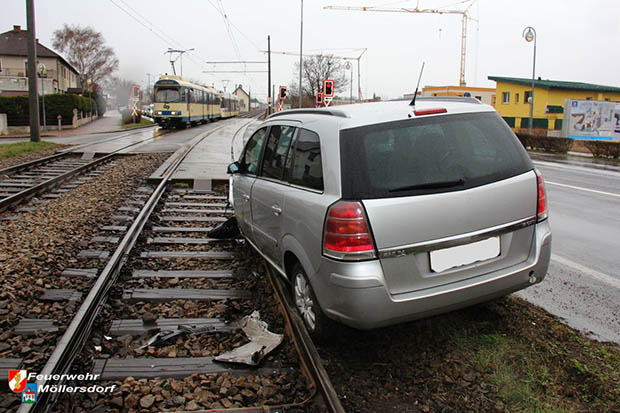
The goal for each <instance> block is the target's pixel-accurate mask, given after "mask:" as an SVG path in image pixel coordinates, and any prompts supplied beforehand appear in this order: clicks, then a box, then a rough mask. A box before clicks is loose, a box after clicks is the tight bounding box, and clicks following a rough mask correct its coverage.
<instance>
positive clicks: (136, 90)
mask: <svg viewBox="0 0 620 413" xmlns="http://www.w3.org/2000/svg"><path fill="white" fill-rule="evenodd" d="M131 97H132V98H134V99H138V100H140V86H138V85H133V86H132V87H131Z"/></svg>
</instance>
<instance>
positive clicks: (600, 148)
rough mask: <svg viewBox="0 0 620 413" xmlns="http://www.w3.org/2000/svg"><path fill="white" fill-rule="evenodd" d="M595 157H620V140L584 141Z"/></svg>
mask: <svg viewBox="0 0 620 413" xmlns="http://www.w3.org/2000/svg"><path fill="white" fill-rule="evenodd" d="M583 145H584V146H585V147H586V148H588V150H589V151H590V152H592V155H593V156H594V157H595V158H612V159H615V158H620V142H606V141H583Z"/></svg>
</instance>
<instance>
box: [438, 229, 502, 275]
mask: <svg viewBox="0 0 620 413" xmlns="http://www.w3.org/2000/svg"><path fill="white" fill-rule="evenodd" d="M499 253H500V242H499V237H493V238H488V239H485V240H482V241H478V242H472V243H471V244H466V245H459V246H457V247H450V248H444V249H441V250H436V251H431V252H430V256H431V270H433V271H434V272H442V271H445V270H448V269H450V268H454V267H460V266H462V265H468V264H473V263H474V262H477V261H484V260H488V259H491V258H495V257H497V256H498V255H499Z"/></svg>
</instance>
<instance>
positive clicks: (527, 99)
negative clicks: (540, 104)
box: [523, 90, 532, 104]
mask: <svg viewBox="0 0 620 413" xmlns="http://www.w3.org/2000/svg"><path fill="white" fill-rule="evenodd" d="M531 96H532V91H531V90H528V91H527V92H525V93H524V95H523V103H525V104H527V103H530V97H531Z"/></svg>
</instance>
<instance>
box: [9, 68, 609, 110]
mask: <svg viewBox="0 0 620 413" xmlns="http://www.w3.org/2000/svg"><path fill="white" fill-rule="evenodd" d="M1 66H2V64H0V72H2V68H1ZM605 102H609V98H605Z"/></svg>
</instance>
